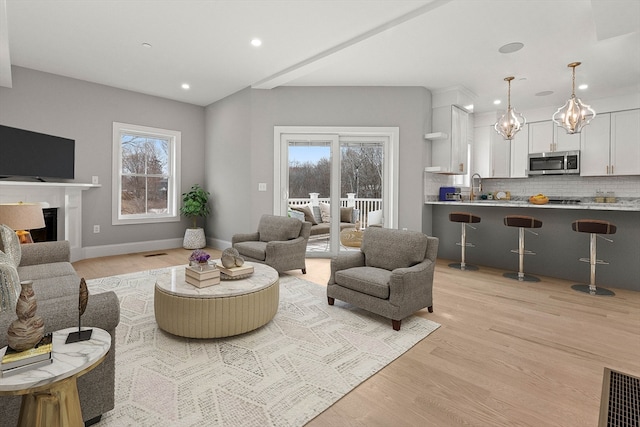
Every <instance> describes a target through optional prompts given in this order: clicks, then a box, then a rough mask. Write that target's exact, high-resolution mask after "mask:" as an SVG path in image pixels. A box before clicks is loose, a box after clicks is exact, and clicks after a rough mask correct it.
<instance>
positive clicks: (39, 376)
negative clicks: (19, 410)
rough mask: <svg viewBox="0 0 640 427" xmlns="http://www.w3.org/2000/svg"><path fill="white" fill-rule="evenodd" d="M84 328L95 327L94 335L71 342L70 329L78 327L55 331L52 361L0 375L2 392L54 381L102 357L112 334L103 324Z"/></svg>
mask: <svg viewBox="0 0 640 427" xmlns="http://www.w3.org/2000/svg"><path fill="white" fill-rule="evenodd" d="M85 329H93V333H92V334H91V339H90V340H88V341H79V342H76V343H72V344H65V341H66V339H67V335H69V332H75V331H77V330H78V328H67V329H62V330H60V331H55V332H54V333H53V352H52V354H51V356H52V358H53V362H52V363H51V364H49V365H46V366H42V367H40V368H37V369H32V370H29V371H25V372H22V373H20V374H16V375H11V376H9V377H6V378H0V394H1V392H12V391H19V390H26V389H33V388H35V387H42V386H46V385H49V384H52V383H54V382H56V381H60V380H63V379H65V378H69V377H70V376H72V375H75V374H77V373H78V372H81V371H83V370H84V369H86V368H88V367H90V366H92V365H93V364H94V363H96V362H97V361H98V360H100V359H101V358H102V357H103V356H104V355H105V354H107V352H108V351H109V348H110V347H111V335H109V333H108V332H107V331H105V330H103V329H100V328H89V327H86V328H84V327H83V328H82V330H85Z"/></svg>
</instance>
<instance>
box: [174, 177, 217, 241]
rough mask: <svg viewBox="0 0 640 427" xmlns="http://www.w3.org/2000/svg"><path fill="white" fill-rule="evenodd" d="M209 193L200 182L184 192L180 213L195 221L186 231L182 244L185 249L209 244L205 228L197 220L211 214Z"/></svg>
mask: <svg viewBox="0 0 640 427" xmlns="http://www.w3.org/2000/svg"><path fill="white" fill-rule="evenodd" d="M209 195H210V194H209V192H208V191H205V190H204V189H203V188H202V187H200V186H199V185H198V184H195V185H193V186H192V187H191V190H189V191H187V192H186V193H182V207H181V208H180V213H181V214H182V215H184V216H185V217H187V218H191V220H192V221H193V222H192V224H193V225H192V227H190V228H187V229H186V231H185V233H184V241H183V242H182V246H183V247H184V248H185V249H200V248H204V247H205V246H206V245H207V240H206V238H205V235H204V229H203V228H201V227H198V223H197V221H198V218H200V217H202V218H206V217H207V216H209V212H210V211H209V204H208V202H209Z"/></svg>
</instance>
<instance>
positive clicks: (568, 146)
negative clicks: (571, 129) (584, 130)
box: [551, 122, 580, 151]
mask: <svg viewBox="0 0 640 427" xmlns="http://www.w3.org/2000/svg"><path fill="white" fill-rule="evenodd" d="M552 123H553V122H552ZM553 127H554V134H555V140H554V147H553V150H551V151H574V150H579V149H580V134H579V133H567V131H566V130H565V129H564V128H563V127H562V126H558V125H557V124H555V123H553Z"/></svg>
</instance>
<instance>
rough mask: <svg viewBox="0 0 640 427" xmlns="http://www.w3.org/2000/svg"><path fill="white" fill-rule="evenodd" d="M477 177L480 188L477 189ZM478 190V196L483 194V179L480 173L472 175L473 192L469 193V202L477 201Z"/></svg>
mask: <svg viewBox="0 0 640 427" xmlns="http://www.w3.org/2000/svg"><path fill="white" fill-rule="evenodd" d="M476 176H477V177H478V186H477V187H476ZM476 188H477V189H478V194H480V193H482V177H481V176H480V174H479V173H474V174H473V175H471V192H470V193H469V200H474V199H475V192H474V190H475V189H476Z"/></svg>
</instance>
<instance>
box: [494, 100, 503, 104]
mask: <svg viewBox="0 0 640 427" xmlns="http://www.w3.org/2000/svg"><path fill="white" fill-rule="evenodd" d="M500 104H502V101H500V100H499V99H496V100H495V101H493V105H500Z"/></svg>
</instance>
